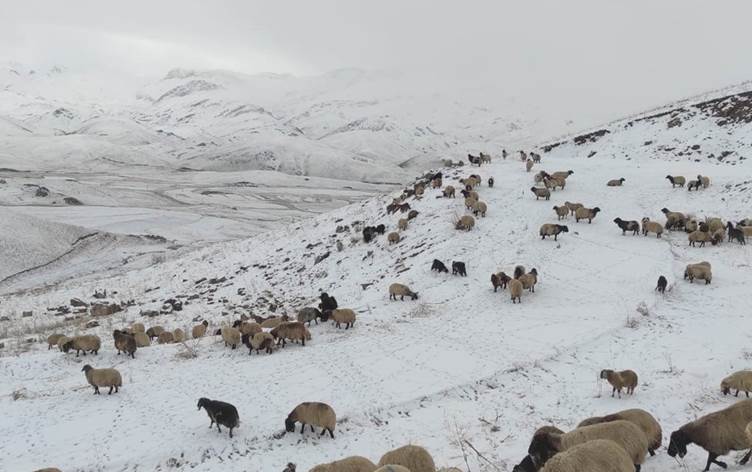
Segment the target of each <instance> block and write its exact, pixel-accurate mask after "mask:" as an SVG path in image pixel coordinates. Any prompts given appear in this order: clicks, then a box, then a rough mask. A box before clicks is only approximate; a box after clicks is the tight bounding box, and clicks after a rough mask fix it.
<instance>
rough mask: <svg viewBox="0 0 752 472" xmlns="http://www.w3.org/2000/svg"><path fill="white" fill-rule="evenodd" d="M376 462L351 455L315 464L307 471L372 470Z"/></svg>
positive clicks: (370, 471) (354, 471) (355, 471)
mask: <svg viewBox="0 0 752 472" xmlns="http://www.w3.org/2000/svg"><path fill="white" fill-rule="evenodd" d="M375 470H376V464H374V463H373V462H371V461H369V460H368V459H366V458H365V457H360V456H351V457H346V458H344V459H340V460H338V461H334V462H330V463H328V464H321V465H317V466H316V467H314V468H313V469H311V470H309V471H308V472H374V471H375Z"/></svg>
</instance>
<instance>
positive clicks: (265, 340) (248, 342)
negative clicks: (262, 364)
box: [240, 331, 275, 356]
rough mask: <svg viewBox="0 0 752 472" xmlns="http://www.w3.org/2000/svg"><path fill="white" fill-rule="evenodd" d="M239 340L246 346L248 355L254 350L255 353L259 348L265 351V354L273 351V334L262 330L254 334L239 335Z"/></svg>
mask: <svg viewBox="0 0 752 472" xmlns="http://www.w3.org/2000/svg"><path fill="white" fill-rule="evenodd" d="M240 341H241V342H242V343H243V344H244V345H245V346H246V347H247V348H248V355H249V356H250V355H251V354H252V353H253V351H254V350H255V351H256V354H258V353H259V351H261V350H264V351H266V353H267V354H271V353H272V352H273V351H274V345H275V344H274V336H272V335H271V334H270V333H267V332H264V331H261V332H259V333H256V334H244V335H242V336H241V337H240Z"/></svg>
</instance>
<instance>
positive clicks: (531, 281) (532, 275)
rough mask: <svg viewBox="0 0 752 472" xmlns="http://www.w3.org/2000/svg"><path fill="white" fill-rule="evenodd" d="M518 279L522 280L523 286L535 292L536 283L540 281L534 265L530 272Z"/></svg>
mask: <svg viewBox="0 0 752 472" xmlns="http://www.w3.org/2000/svg"><path fill="white" fill-rule="evenodd" d="M517 280H519V281H520V282H522V288H524V289H527V290H528V291H530V292H533V293H535V284H537V283H538V271H537V270H535V268H534V267H533V268H532V269H531V270H530V272H528V273H527V274H523V275H521V276H520V277H519V279H517Z"/></svg>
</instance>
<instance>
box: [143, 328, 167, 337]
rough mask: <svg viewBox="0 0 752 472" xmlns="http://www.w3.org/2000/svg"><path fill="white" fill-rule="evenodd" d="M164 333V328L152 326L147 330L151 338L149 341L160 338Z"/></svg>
mask: <svg viewBox="0 0 752 472" xmlns="http://www.w3.org/2000/svg"><path fill="white" fill-rule="evenodd" d="M163 332H164V328H163V327H161V326H152V327H151V328H149V329H147V330H146V335H147V336H149V339H155V338H158V337H159V335H160V334H162V333H163Z"/></svg>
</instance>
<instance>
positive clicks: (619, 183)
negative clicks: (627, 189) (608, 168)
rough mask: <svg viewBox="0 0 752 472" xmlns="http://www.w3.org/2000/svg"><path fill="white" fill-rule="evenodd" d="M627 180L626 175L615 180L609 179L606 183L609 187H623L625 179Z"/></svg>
mask: <svg viewBox="0 0 752 472" xmlns="http://www.w3.org/2000/svg"><path fill="white" fill-rule="evenodd" d="M625 180H627V179H625V178H624V177H622V178H620V179H613V180H609V181H608V182H607V183H606V185H607V186H608V187H621V186H622V184H623V183H624V181H625Z"/></svg>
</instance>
